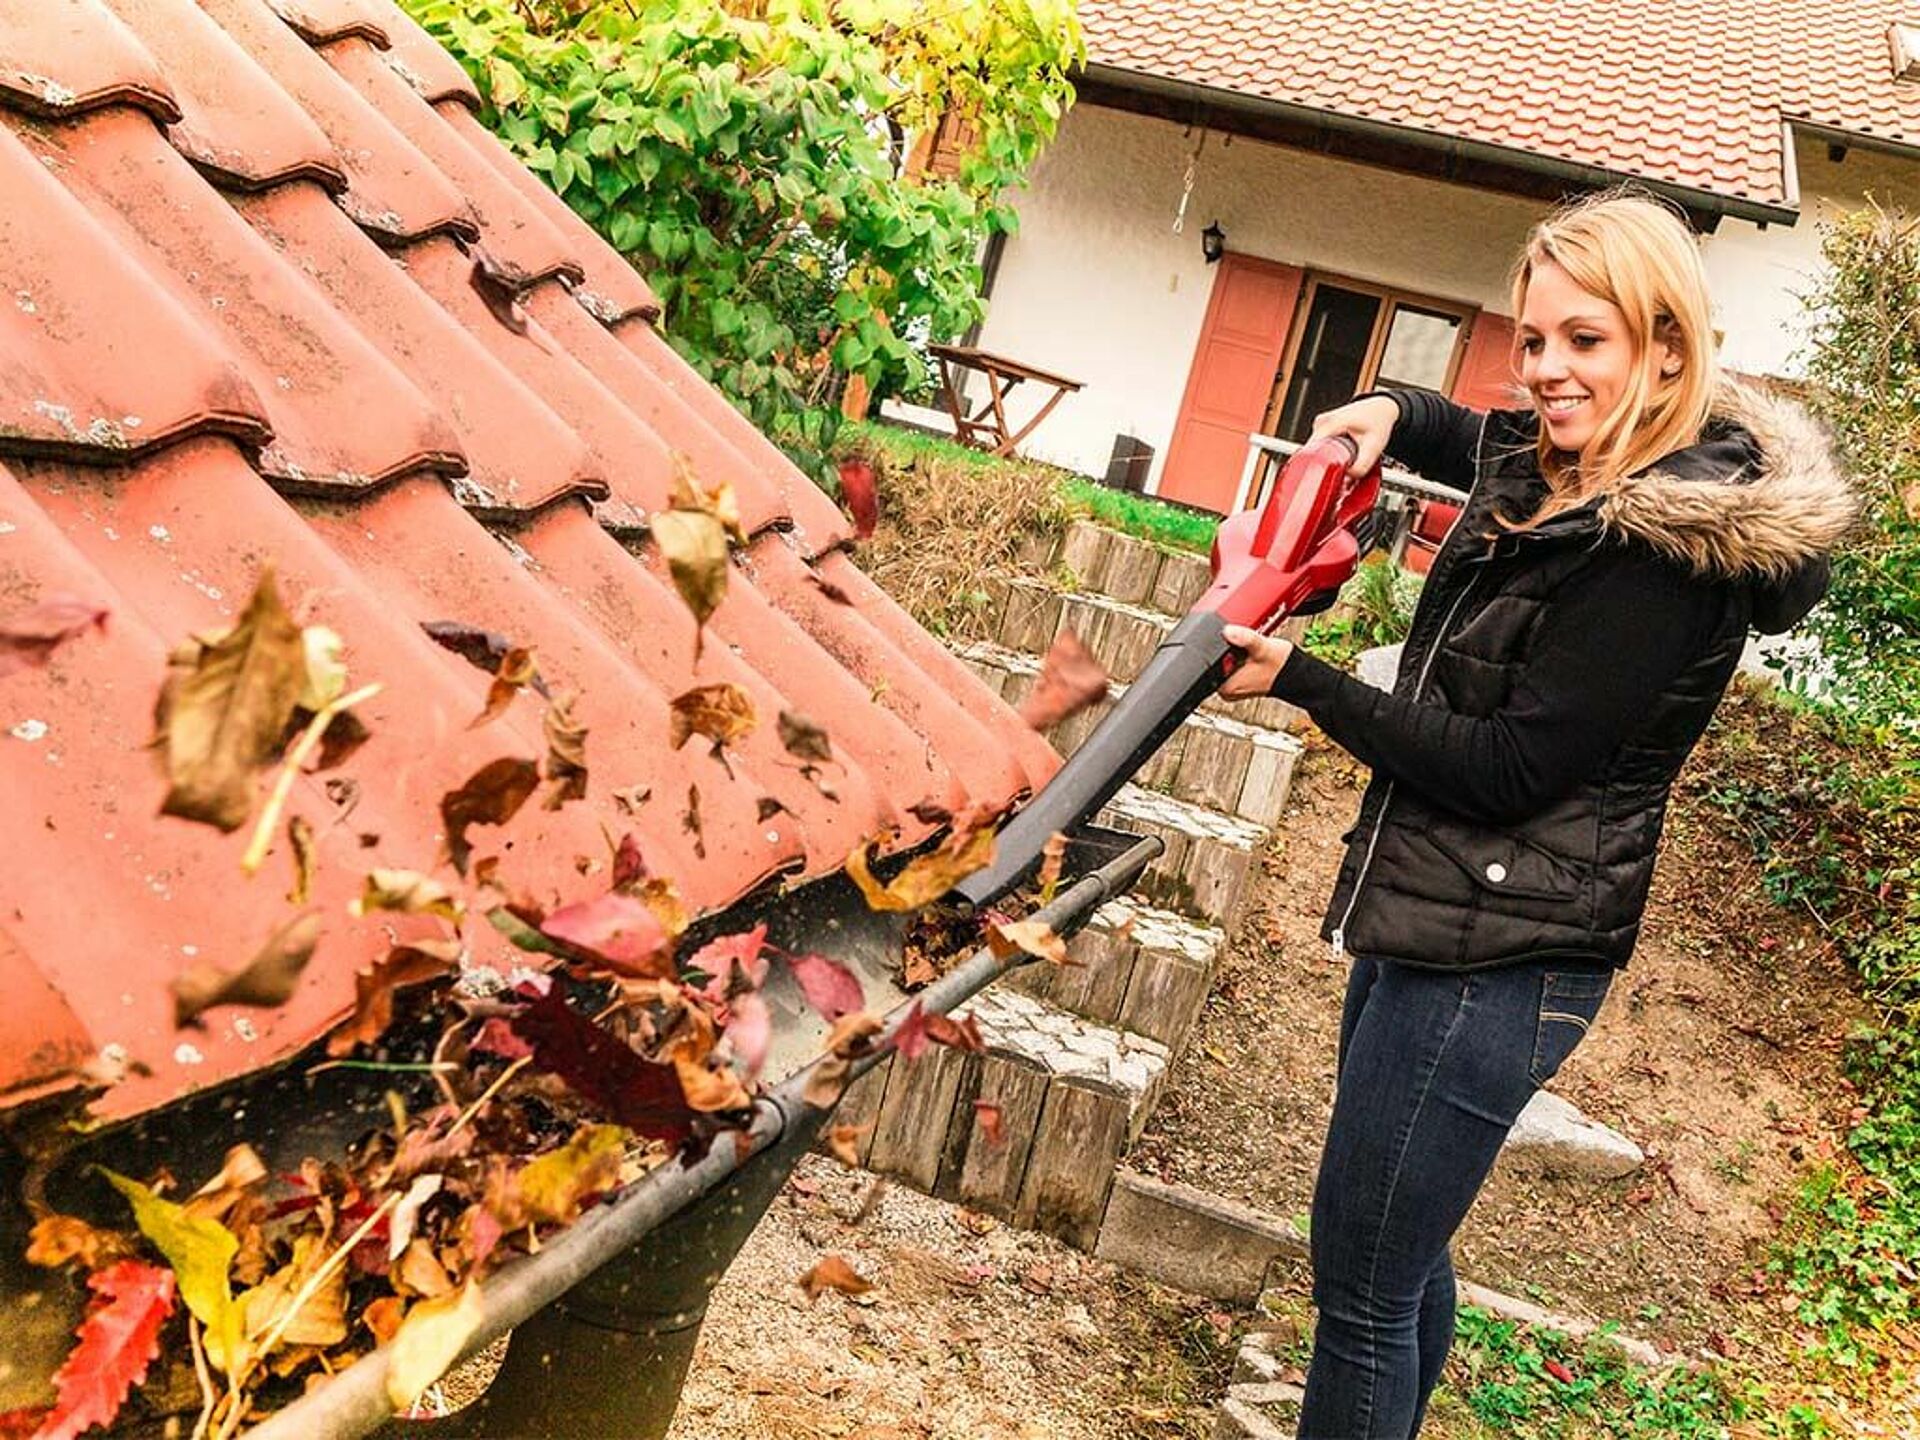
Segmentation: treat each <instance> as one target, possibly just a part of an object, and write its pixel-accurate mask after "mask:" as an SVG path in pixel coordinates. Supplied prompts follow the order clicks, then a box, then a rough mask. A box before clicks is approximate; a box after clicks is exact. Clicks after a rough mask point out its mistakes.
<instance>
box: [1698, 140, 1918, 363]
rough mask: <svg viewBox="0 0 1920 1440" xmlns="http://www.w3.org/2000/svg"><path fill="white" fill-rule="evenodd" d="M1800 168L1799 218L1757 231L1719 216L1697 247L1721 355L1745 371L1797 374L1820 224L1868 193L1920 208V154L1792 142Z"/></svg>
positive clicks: (1816, 268)
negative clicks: (1832, 155)
mask: <svg viewBox="0 0 1920 1440" xmlns="http://www.w3.org/2000/svg"><path fill="white" fill-rule="evenodd" d="M1795 149H1796V152H1797V158H1798V161H1799V166H1800V219H1799V221H1798V223H1796V224H1795V225H1793V226H1792V227H1787V226H1783V225H1769V226H1767V227H1766V229H1764V230H1762V229H1761V228H1760V227H1759V226H1758V225H1753V224H1749V223H1748V222H1747V221H1744V220H1722V221H1721V222H1720V228H1719V229H1717V230H1716V231H1714V233H1713V234H1711V235H1709V236H1707V238H1706V241H1705V243H1704V244H1703V245H1702V247H1701V253H1702V255H1703V257H1704V258H1705V261H1706V266H1707V280H1708V282H1709V284H1710V285H1711V286H1712V289H1713V295H1714V302H1715V303H1714V310H1715V321H1716V323H1717V324H1718V325H1719V327H1720V329H1721V330H1722V332H1723V339H1722V340H1721V344H1720V358H1721V359H1722V360H1723V361H1724V362H1725V363H1726V364H1728V365H1730V366H1732V367H1733V368H1734V369H1736V370H1739V371H1742V372H1744V373H1746V374H1749V375H1798V374H1799V373H1800V372H1801V370H1802V368H1803V365H1802V363H1801V358H1800V354H1799V352H1801V350H1802V349H1803V347H1804V344H1805V341H1806V338H1807V310H1806V306H1805V305H1804V304H1803V303H1802V299H1801V297H1802V296H1804V295H1806V294H1807V293H1808V292H1809V291H1810V290H1811V289H1812V287H1813V285H1814V284H1815V282H1816V279H1817V277H1818V275H1819V272H1820V270H1821V268H1822V267H1821V263H1820V228H1821V222H1822V221H1824V220H1828V219H1831V218H1832V217H1833V216H1834V215H1836V214H1838V213H1839V212H1840V211H1842V210H1849V209H1855V208H1857V207H1858V206H1859V205H1860V204H1861V203H1862V200H1863V198H1864V197H1865V196H1867V195H1872V196H1874V197H1875V198H1876V199H1877V200H1879V201H1880V203H1881V204H1883V205H1887V206H1890V207H1891V206H1897V207H1899V208H1901V209H1904V210H1907V211H1909V212H1911V213H1914V214H1920V160H1908V159H1906V158H1904V157H1898V156H1893V155H1887V154H1876V153H1874V152H1873V151H1870V150H1861V149H1851V150H1849V151H1848V152H1847V157H1846V159H1845V160H1844V161H1841V162H1839V163H1835V162H1834V161H1831V160H1829V159H1828V158H1827V146H1826V143H1825V142H1824V141H1821V140H1812V141H1809V140H1805V139H1801V140H1799V141H1798V142H1797V144H1796V146H1795Z"/></svg>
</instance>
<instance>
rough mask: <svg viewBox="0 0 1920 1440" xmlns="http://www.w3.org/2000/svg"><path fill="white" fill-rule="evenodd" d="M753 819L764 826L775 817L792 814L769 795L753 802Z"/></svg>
mask: <svg viewBox="0 0 1920 1440" xmlns="http://www.w3.org/2000/svg"><path fill="white" fill-rule="evenodd" d="M753 813H754V817H755V818H756V819H757V820H759V822H760V823H761V824H762V825H764V824H766V823H767V821H769V820H771V819H773V817H774V816H776V815H788V814H791V813H792V812H791V811H790V810H788V809H787V807H786V806H784V805H782V804H781V803H780V802H779V801H778V800H776V799H774V798H773V797H772V796H771V795H762V796H761V797H760V798H759V799H758V800H756V801H754V802H753Z"/></svg>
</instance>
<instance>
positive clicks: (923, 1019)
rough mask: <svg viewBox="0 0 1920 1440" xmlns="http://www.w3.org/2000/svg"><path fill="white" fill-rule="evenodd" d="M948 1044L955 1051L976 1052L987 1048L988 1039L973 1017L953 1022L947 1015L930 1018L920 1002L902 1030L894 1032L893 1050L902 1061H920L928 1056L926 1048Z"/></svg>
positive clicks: (916, 1004) (902, 1022)
mask: <svg viewBox="0 0 1920 1440" xmlns="http://www.w3.org/2000/svg"><path fill="white" fill-rule="evenodd" d="M929 1044H933V1045H946V1046H950V1047H951V1048H953V1049H955V1050H972V1051H974V1052H976V1053H978V1052H979V1051H982V1050H984V1049H986V1048H987V1042H986V1038H985V1037H984V1036H982V1035H981V1033H980V1025H979V1022H977V1021H976V1020H975V1019H974V1018H973V1017H972V1016H971V1015H969V1016H967V1017H966V1018H965V1019H964V1020H954V1019H951V1018H950V1017H948V1016H945V1015H929V1014H927V1013H926V1012H925V1011H924V1010H922V1009H921V1008H920V1002H919V1001H918V1000H916V1001H914V1002H913V1008H912V1009H911V1010H909V1011H907V1018H906V1019H905V1020H902V1021H901V1022H900V1028H899V1030H897V1031H895V1032H894V1037H893V1048H894V1049H896V1050H898V1051H899V1052H900V1058H901V1059H903V1060H909V1061H912V1060H918V1059H919V1058H920V1057H921V1056H922V1055H924V1054H926V1053H927V1046H928V1045H929Z"/></svg>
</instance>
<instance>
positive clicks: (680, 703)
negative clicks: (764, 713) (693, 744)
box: [668, 682, 784, 750]
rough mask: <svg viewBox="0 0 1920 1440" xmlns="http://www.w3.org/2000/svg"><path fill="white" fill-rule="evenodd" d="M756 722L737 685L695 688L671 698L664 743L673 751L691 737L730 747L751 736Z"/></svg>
mask: <svg viewBox="0 0 1920 1440" xmlns="http://www.w3.org/2000/svg"><path fill="white" fill-rule="evenodd" d="M759 718H760V717H759V716H758V715H757V714H755V713H754V708H753V699H752V697H751V696H749V695H748V694H747V692H746V691H745V690H742V689H741V688H740V687H739V686H738V685H733V684H728V683H725V682H723V683H721V684H718V685H696V686H695V687H694V688H693V689H691V690H688V691H686V692H685V693H684V694H680V695H676V696H674V697H673V725H672V730H671V732H670V733H669V736H668V739H669V741H670V743H671V744H672V745H673V748H674V749H676V750H678V749H679V748H680V747H681V746H682V745H684V744H686V743H687V741H688V740H690V739H691V738H693V737H694V736H695V735H701V736H704V737H706V738H707V739H708V740H711V741H712V742H713V743H714V745H715V746H720V745H731V744H733V743H734V741H736V740H739V739H741V738H742V737H743V736H746V735H748V734H750V733H752V731H753V727H754V726H755V725H756V724H758V723H759ZM783 723H784V717H783Z"/></svg>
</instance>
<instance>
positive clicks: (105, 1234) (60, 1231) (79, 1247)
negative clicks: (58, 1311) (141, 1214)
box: [27, 1215, 134, 1270]
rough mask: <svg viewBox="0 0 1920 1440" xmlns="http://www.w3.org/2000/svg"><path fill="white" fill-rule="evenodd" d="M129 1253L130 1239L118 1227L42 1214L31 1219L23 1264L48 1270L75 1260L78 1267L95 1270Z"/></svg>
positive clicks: (131, 1246) (124, 1257) (131, 1245)
mask: <svg viewBox="0 0 1920 1440" xmlns="http://www.w3.org/2000/svg"><path fill="white" fill-rule="evenodd" d="M133 1253H134V1247H133V1242H132V1241H131V1240H129V1239H128V1238H127V1237H126V1236H125V1235H122V1234H121V1233H120V1232H119V1231H118V1230H102V1229H101V1228H100V1227H99V1226H97V1225H90V1224H88V1223H87V1222H86V1221H85V1220H82V1219H79V1218H78V1217H77V1216H73V1215H42V1216H41V1217H40V1218H39V1219H38V1220H36V1221H34V1222H33V1230H32V1232H31V1236H30V1239H29V1241H28V1244H27V1263H28V1264H29V1265H45V1266H47V1267H48V1268H49V1269H51V1268H53V1267H55V1266H58V1265H64V1264H66V1263H67V1262H68V1261H69V1260H78V1261H79V1262H80V1268H81V1269H82V1270H99V1269H102V1268H104V1267H105V1266H107V1265H111V1264H112V1263H113V1262H114V1261H115V1260H124V1259H126V1258H128V1257H129V1256H131V1255H132V1254H133Z"/></svg>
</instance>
